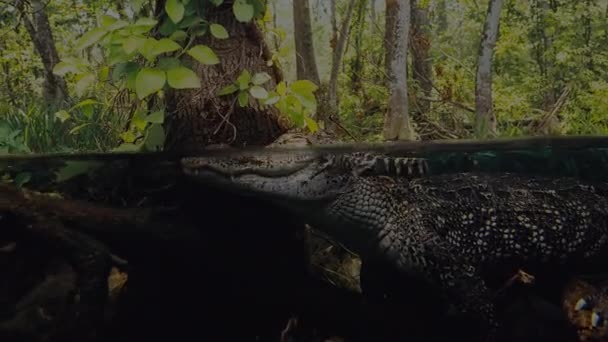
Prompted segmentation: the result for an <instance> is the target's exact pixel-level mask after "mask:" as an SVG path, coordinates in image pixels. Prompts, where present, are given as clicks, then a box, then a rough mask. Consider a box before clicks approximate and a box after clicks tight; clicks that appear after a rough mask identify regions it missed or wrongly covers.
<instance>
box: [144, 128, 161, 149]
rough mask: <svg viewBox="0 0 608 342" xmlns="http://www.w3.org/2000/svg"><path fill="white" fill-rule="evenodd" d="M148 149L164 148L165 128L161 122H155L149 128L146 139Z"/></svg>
mask: <svg viewBox="0 0 608 342" xmlns="http://www.w3.org/2000/svg"><path fill="white" fill-rule="evenodd" d="M144 144H145V146H146V149H147V150H149V151H158V150H162V148H163V145H164V144H165V130H164V129H163V126H161V125H159V124H153V125H151V126H150V128H148V134H147V135H146V140H145V143H144Z"/></svg>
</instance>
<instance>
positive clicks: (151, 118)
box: [146, 110, 165, 124]
mask: <svg viewBox="0 0 608 342" xmlns="http://www.w3.org/2000/svg"><path fill="white" fill-rule="evenodd" d="M146 121H148V122H149V123H157V124H162V123H163V122H164V121H165V112H164V111H162V110H157V111H156V112H153V113H151V114H150V115H148V116H147V117H146Z"/></svg>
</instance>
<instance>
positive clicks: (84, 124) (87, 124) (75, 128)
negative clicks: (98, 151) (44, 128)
mask: <svg viewBox="0 0 608 342" xmlns="http://www.w3.org/2000/svg"><path fill="white" fill-rule="evenodd" d="M90 124H91V123H90V122H86V123H83V124H80V125H78V126H76V127H74V128H72V129H71V130H70V132H69V133H70V134H75V133H77V132H78V131H80V130H81V129H83V128H85V127H87V126H89V125H90Z"/></svg>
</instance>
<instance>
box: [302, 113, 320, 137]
mask: <svg viewBox="0 0 608 342" xmlns="http://www.w3.org/2000/svg"><path fill="white" fill-rule="evenodd" d="M304 121H305V122H306V127H308V129H309V130H310V132H311V133H315V132H316V131H318V130H319V125H317V122H316V121H315V120H313V119H311V118H309V117H308V116H307V117H305V118H304Z"/></svg>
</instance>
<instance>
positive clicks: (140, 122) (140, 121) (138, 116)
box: [131, 109, 148, 139]
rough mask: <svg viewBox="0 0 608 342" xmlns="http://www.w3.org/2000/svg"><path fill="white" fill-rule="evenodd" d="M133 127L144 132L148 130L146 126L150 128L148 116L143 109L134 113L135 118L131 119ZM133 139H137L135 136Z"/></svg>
mask: <svg viewBox="0 0 608 342" xmlns="http://www.w3.org/2000/svg"><path fill="white" fill-rule="evenodd" d="M131 126H133V127H135V128H137V129H138V130H140V131H142V132H143V131H144V130H145V129H146V126H148V121H147V120H146V114H145V113H144V111H143V110H142V109H138V110H136V111H135V113H133V117H132V118H131ZM133 139H135V136H133Z"/></svg>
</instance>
